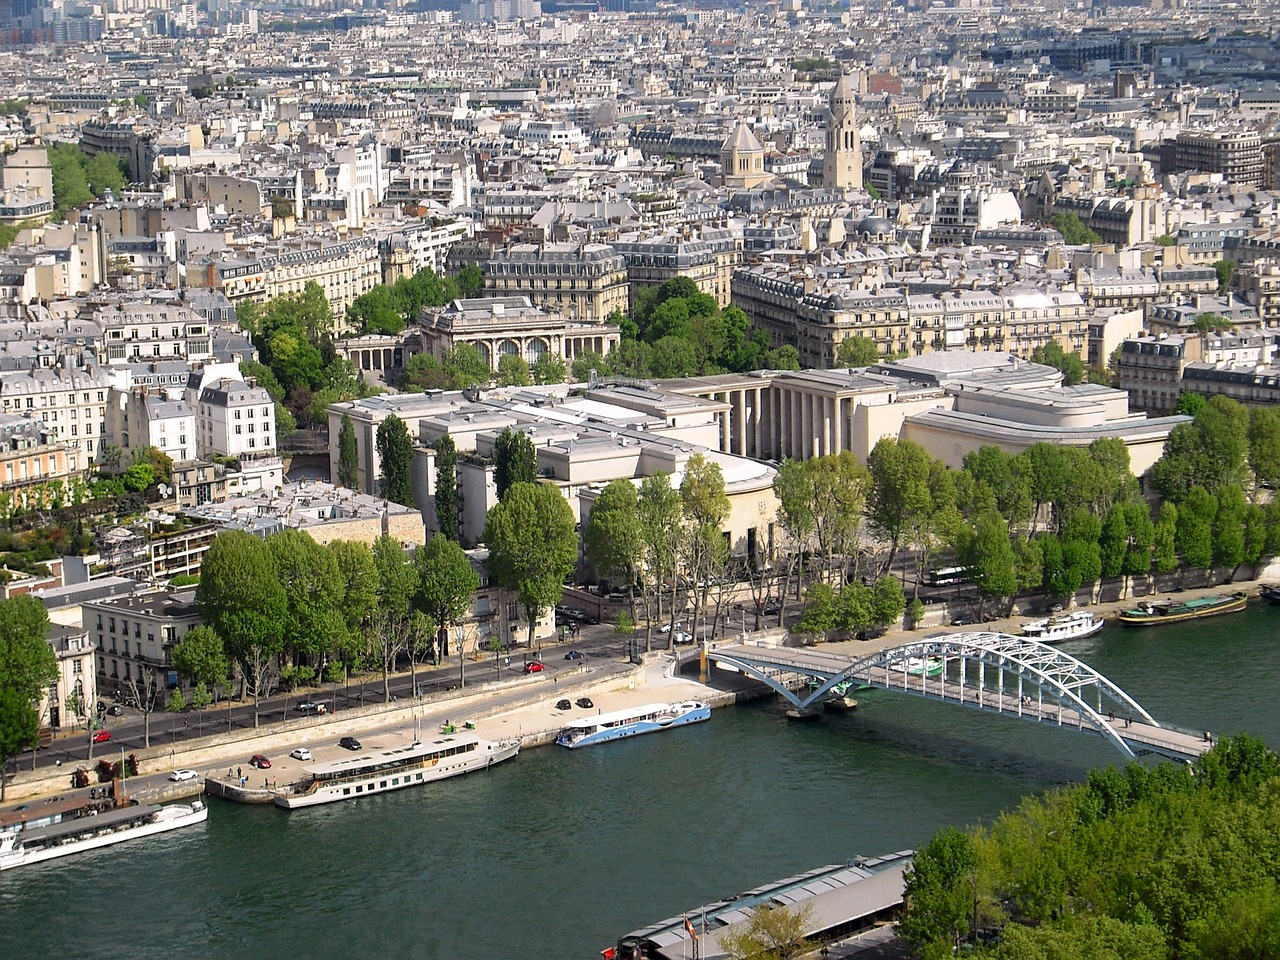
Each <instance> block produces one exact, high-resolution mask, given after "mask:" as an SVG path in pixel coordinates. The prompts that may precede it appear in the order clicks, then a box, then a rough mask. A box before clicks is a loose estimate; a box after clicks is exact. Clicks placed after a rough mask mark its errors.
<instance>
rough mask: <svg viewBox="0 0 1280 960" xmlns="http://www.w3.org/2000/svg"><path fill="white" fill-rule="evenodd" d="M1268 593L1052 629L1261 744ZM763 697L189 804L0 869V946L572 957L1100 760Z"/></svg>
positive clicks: (282, 954) (1136, 683)
mask: <svg viewBox="0 0 1280 960" xmlns="http://www.w3.org/2000/svg"><path fill="white" fill-rule="evenodd" d="M1277 627H1280V609H1269V608H1267V607H1265V606H1262V605H1256V606H1253V607H1251V608H1250V609H1249V610H1248V611H1246V612H1245V613H1241V614H1235V615H1231V616H1227V617H1222V618H1218V619H1214V620H1208V621H1202V622H1200V623H1198V624H1195V623H1193V624H1187V625H1181V626H1168V627H1162V628H1150V629H1147V630H1124V629H1121V628H1119V627H1116V626H1114V625H1111V626H1108V627H1107V629H1106V630H1104V631H1103V632H1102V633H1101V634H1099V635H1097V636H1096V637H1093V638H1090V639H1088V640H1084V641H1078V642H1075V643H1071V644H1065V645H1064V646H1063V649H1064V650H1065V651H1067V652H1069V653H1071V654H1073V655H1074V656H1078V657H1080V658H1081V659H1082V660H1085V661H1086V662H1087V663H1089V664H1090V665H1092V666H1094V667H1096V668H1097V669H1098V670H1100V671H1101V672H1102V673H1103V674H1105V675H1106V676H1108V677H1109V678H1111V679H1112V680H1114V681H1116V682H1117V683H1118V684H1119V685H1120V686H1121V687H1123V688H1124V689H1125V690H1126V691H1127V692H1129V693H1130V694H1131V695H1132V696H1134V698H1135V699H1137V700H1138V702H1139V703H1141V704H1142V705H1143V706H1144V707H1146V708H1147V709H1148V710H1149V711H1150V712H1151V713H1152V715H1153V716H1155V717H1156V718H1157V719H1159V720H1161V721H1168V722H1171V723H1174V724H1177V725H1180V726H1185V727H1188V728H1192V729H1197V730H1200V729H1210V730H1213V731H1215V732H1217V733H1220V734H1224V735H1226V734H1234V733H1239V732H1241V731H1247V732H1249V733H1251V734H1254V735H1256V736H1260V737H1262V738H1263V739H1264V740H1266V741H1267V742H1268V743H1269V744H1271V745H1273V746H1275V745H1278V744H1280V714H1277V712H1276V711H1275V710H1274V704H1275V703H1276V702H1277V699H1280V671H1276V670H1275V669H1274V668H1273V667H1272V663H1273V644H1274V637H1275V635H1276V632H1277ZM784 706H785V704H783V703H781V702H780V701H762V702H757V703H755V704H751V705H748V706H742V707H732V708H728V709H725V710H720V711H717V712H716V714H715V716H714V717H713V718H712V720H711V722H710V723H706V724H700V725H697V726H694V727H690V728H686V729H682V730H678V731H673V732H671V733H668V734H665V735H664V736H661V737H642V738H640V739H638V740H634V741H624V742H620V743H615V744H608V745H604V746H601V747H599V748H596V749H591V750H579V751H567V750H562V749H557V748H554V747H548V748H542V749H537V750H530V751H527V752H525V753H524V754H522V755H521V756H520V757H519V758H517V759H516V760H514V761H512V762H511V763H507V764H503V765H501V766H499V767H495V768H494V769H492V770H490V771H487V772H485V773H482V774H475V775H472V776H468V777H464V778H461V779H457V780H450V781H446V782H444V783H440V784H436V785H431V786H428V787H426V788H423V789H418V790H409V791H398V792H394V793H390V794H387V795H384V796H379V797H372V798H369V799H366V800H360V801H355V802H351V803H339V804H332V805H329V806H324V807H318V808H313V809H310V810H304V811H297V812H292V813H286V812H285V811H282V810H279V809H276V808H274V807H273V808H270V809H265V808H252V807H241V806H233V805H230V804H224V803H220V802H217V801H211V802H212V803H213V807H212V810H211V815H210V818H209V821H208V823H207V824H206V825H205V826H204V827H202V828H197V829H193V830H187V831H179V832H177V833H174V834H169V835H166V836H164V837H159V838H154V839H150V840H146V841H142V842H138V843H131V844H124V845H121V846H118V847H114V848H110V849H107V850H103V851H97V852H94V853H91V854H88V855H85V856H82V857H78V858H75V859H69V860H60V861H56V862H54V863H51V864H46V865H41V866H37V867H34V868H29V869H25V870H17V871H12V872H9V873H7V874H5V875H4V876H3V877H0V916H2V917H3V918H4V922H3V923H0V956H10V957H66V956H76V957H112V958H116V957H125V956H127V957H132V958H165V960H172V958H175V957H188V956H190V957H194V956H200V957H278V958H290V957H308V958H311V957H319V958H325V957H334V958H338V957H352V956H382V957H423V958H449V960H455V958H456V960H468V958H477V960H479V958H493V957H498V956H504V955H518V956H521V957H525V958H533V960H541V958H545V960H588V958H591V957H594V956H596V951H598V950H599V949H601V948H602V947H604V946H606V945H609V944H611V943H613V942H614V940H615V939H616V938H617V937H618V936H619V935H621V934H624V933H627V932H629V931H631V930H633V929H635V928H637V927H640V926H643V925H645V924H647V923H650V922H652V921H655V920H659V919H662V918H664V917H668V916H671V915H672V914H678V913H680V912H682V911H684V910H688V909H692V908H694V907H697V906H699V905H700V904H703V903H706V902H708V901H710V900H713V899H716V898H719V897H723V896H727V895H732V894H734V893H738V892H741V891H743V890H746V889H749V888H751V887H753V886H757V885H759V884H762V883H765V882H768V881H770V880H774V879H778V878H781V877H784V876H787V875H789V874H792V873H796V872H799V871H801V870H805V869H809V868H812V867H816V866H821V865H823V864H827V863H834V862H840V861H843V860H846V859H848V858H851V857H853V856H855V855H858V854H878V853H885V852H889V851H893V850H901V849H904V848H915V847H918V846H919V845H921V844H922V843H924V842H925V841H926V840H927V839H928V837H929V836H930V835H931V834H932V833H933V832H934V831H935V830H937V829H939V828H940V827H943V826H946V825H951V824H954V825H964V824H969V823H977V822H987V821H990V820H991V819H992V818H994V817H995V816H997V815H998V814H999V813H1000V812H1001V811H1002V810H1006V809H1010V808H1012V807H1013V806H1014V805H1016V804H1017V802H1018V799H1019V798H1020V797H1021V796H1023V795H1026V794H1028V793H1036V792H1039V791H1042V790H1044V789H1046V788H1049V787H1053V786H1056V785H1059V784H1064V783H1067V782H1070V781H1078V780H1080V779H1081V778H1083V777H1084V776H1086V775H1087V773H1088V771H1089V770H1090V769H1091V768H1093V767H1099V766H1105V765H1107V764H1112V763H1117V764H1118V763H1120V762H1121V759H1122V758H1121V757H1120V755H1119V754H1118V753H1116V752H1115V751H1114V750H1113V749H1112V748H1111V747H1109V746H1107V745H1105V744H1104V743H1103V742H1102V741H1101V740H1100V739H1098V738H1095V737H1091V736H1086V735H1081V734H1079V733H1074V732H1071V731H1064V730H1058V729H1054V728H1050V727H1044V726H1038V725H1036V724H1032V723H1027V722H1021V721H1016V720H1012V719H1009V718H1005V717H998V716H993V715H986V714H980V713H977V712H975V711H969V710H963V709H959V708H957V707H955V706H950V705H942V704H936V703H930V702H925V701H921V700H917V699H914V698H908V697H903V696H894V695H892V694H887V693H872V694H870V695H867V696H864V697H863V699H862V702H861V705H860V707H859V709H858V710H857V712H855V713H852V714H848V715H844V716H838V715H831V716H827V717H825V718H824V719H823V720H822V721H821V722H820V723H817V724H791V723H788V722H787V720H786V719H785V717H784V715H783V707H784Z"/></svg>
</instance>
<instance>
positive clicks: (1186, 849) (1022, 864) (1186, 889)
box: [898, 735, 1280, 960]
mask: <svg viewBox="0 0 1280 960" xmlns="http://www.w3.org/2000/svg"><path fill="white" fill-rule="evenodd" d="M1278 861H1280V759H1278V758H1277V756H1276V754H1275V753H1274V752H1272V751H1271V750H1270V749H1268V748H1267V747H1266V746H1265V745H1264V744H1263V743H1262V742H1261V741H1258V740H1255V739H1253V738H1250V737H1247V736H1243V735H1242V736H1239V737H1235V738H1231V739H1227V740H1224V741H1222V742H1221V743H1219V744H1217V745H1215V746H1214V747H1213V749H1211V750H1210V751H1209V752H1208V753H1206V754H1205V755H1204V756H1203V757H1201V758H1200V759H1199V760H1197V761H1196V762H1195V763H1194V764H1192V765H1189V766H1186V765H1176V764H1172V763H1165V764H1161V765H1160V766H1157V767H1147V766H1143V765H1141V764H1138V763H1132V764H1129V765H1128V766H1127V767H1125V768H1124V769H1121V770H1117V769H1115V768H1108V769H1106V770H1095V771H1093V772H1092V773H1090V774H1089V778H1088V780H1087V782H1085V783H1083V784H1080V785H1078V786H1072V787H1067V788H1063V789H1058V790H1052V791H1049V792H1048V793H1046V794H1044V795H1043V796H1040V797H1033V798H1028V799H1026V800H1024V801H1023V802H1022V804H1021V805H1020V806H1019V807H1018V809H1017V810H1015V811H1013V812H1011V813H1007V814H1005V815H1003V816H1001V817H1000V818H999V819H998V820H997V821H996V822H995V823H994V824H992V825H991V826H989V827H985V828H974V829H970V830H966V831H960V830H956V829H954V828H951V829H947V830H944V831H942V832H940V833H938V834H937V835H935V836H934V837H933V838H932V839H931V840H930V841H929V843H928V844H927V845H926V846H925V847H924V849H922V850H921V851H919V852H918V853H917V854H916V857H915V860H914V862H913V864H912V866H911V867H910V868H909V869H908V872H907V883H906V906H905V909H904V911H903V914H902V917H901V919H900V921H899V923H898V932H899V934H900V935H902V936H903V937H904V938H905V939H907V940H908V941H910V942H911V944H913V945H914V946H915V947H916V948H917V949H918V950H919V952H920V955H921V956H922V957H923V958H924V960H941V958H944V957H951V956H953V955H954V954H955V953H957V952H966V953H969V954H970V955H972V956H975V957H990V958H993V960H1032V958H1042V957H1061V958H1068V957H1070V958H1082V960H1105V958H1112V957H1124V958H1126V960H1166V958H1167V960H1173V958H1187V960H1209V958H1213V960H1237V958H1238V960H1245V958H1250V960H1258V958H1266V957H1276V956H1280V888H1278V887H1277V882H1276V863H1277V862H1278Z"/></svg>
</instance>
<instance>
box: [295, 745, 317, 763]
mask: <svg viewBox="0 0 1280 960" xmlns="http://www.w3.org/2000/svg"><path fill="white" fill-rule="evenodd" d="M289 756H291V757H293V759H295V760H314V759H315V757H313V756H311V751H310V750H308V749H307V748H306V747H298V749H296V750H290V751H289Z"/></svg>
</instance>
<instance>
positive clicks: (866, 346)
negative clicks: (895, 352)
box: [836, 335, 880, 367]
mask: <svg viewBox="0 0 1280 960" xmlns="http://www.w3.org/2000/svg"><path fill="white" fill-rule="evenodd" d="M879 362H880V348H879V347H878V346H876V342H875V341H874V340H872V339H871V338H870V337H864V336H861V335H858V336H852V337H845V338H844V339H843V340H841V341H840V346H838V347H837V348H836V366H837V367H869V366H871V365H872V364H873V363H879Z"/></svg>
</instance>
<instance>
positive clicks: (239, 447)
mask: <svg viewBox="0 0 1280 960" xmlns="http://www.w3.org/2000/svg"><path fill="white" fill-rule="evenodd" d="M195 427H196V429H195V439H196V454H197V455H198V456H200V457H204V458H208V457H213V456H221V457H230V458H233V459H237V460H238V459H241V458H248V459H257V458H260V457H270V456H274V454H275V452H276V413H275V404H274V403H273V402H272V400H271V396H270V395H269V394H268V393H267V391H266V390H265V389H263V388H262V387H256V386H250V385H249V384H247V383H245V382H244V381H243V380H234V379H229V378H222V379H218V380H216V381H213V382H211V383H208V384H207V385H205V386H203V387H202V388H201V390H200V394H199V399H198V400H197V401H196V405H195ZM184 459H190V458H189V457H188V458H184Z"/></svg>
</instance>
